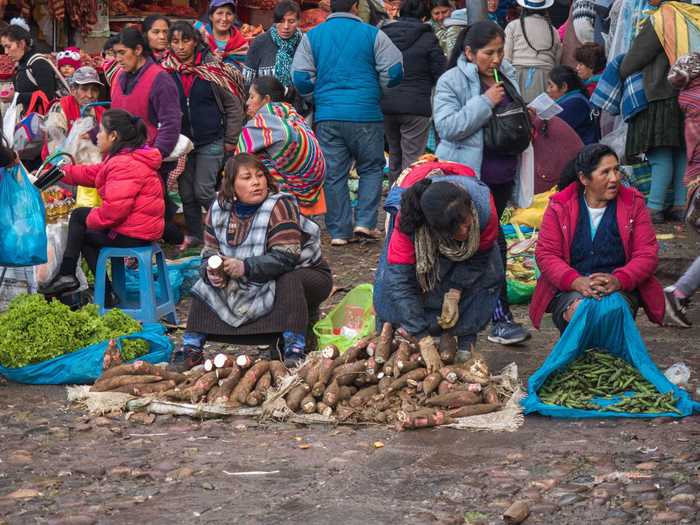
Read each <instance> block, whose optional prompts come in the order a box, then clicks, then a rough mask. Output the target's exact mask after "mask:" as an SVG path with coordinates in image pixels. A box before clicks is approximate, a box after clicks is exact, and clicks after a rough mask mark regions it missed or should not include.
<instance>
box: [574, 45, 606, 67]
mask: <svg viewBox="0 0 700 525" xmlns="http://www.w3.org/2000/svg"><path fill="white" fill-rule="evenodd" d="M574 58H575V59H576V61H577V62H581V63H582V64H583V65H584V66H586V67H588V68H590V69H592V70H593V73H600V72H601V71H603V70H604V69H605V60H606V59H605V49H603V46H601V45H600V44H596V43H595V42H586V43H585V44H583V45H580V46H579V47H577V48H576V51H574Z"/></svg>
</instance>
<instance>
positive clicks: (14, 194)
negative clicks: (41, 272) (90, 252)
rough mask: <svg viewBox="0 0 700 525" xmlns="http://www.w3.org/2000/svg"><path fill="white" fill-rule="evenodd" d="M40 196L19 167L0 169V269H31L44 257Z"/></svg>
mask: <svg viewBox="0 0 700 525" xmlns="http://www.w3.org/2000/svg"><path fill="white" fill-rule="evenodd" d="M46 244H47V241H46V215H45V211H44V201H42V200H41V192H40V191H39V190H38V189H37V188H35V187H34V185H33V184H32V183H31V182H30V181H29V177H27V172H26V170H25V169H24V167H22V166H21V165H15V166H13V167H12V168H0V266H34V265H37V264H43V263H45V262H46V260H47V256H46Z"/></svg>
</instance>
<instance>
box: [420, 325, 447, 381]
mask: <svg viewBox="0 0 700 525" xmlns="http://www.w3.org/2000/svg"><path fill="white" fill-rule="evenodd" d="M418 348H419V349H420V355H421V357H423V361H425V367H426V368H427V369H428V373H429V374H432V373H433V372H439V371H440V369H441V368H442V360H441V359H440V354H439V353H438V351H437V348H436V347H435V343H434V342H433V338H432V336H430V335H426V336H425V337H423V338H422V339H421V340H420V341H418Z"/></svg>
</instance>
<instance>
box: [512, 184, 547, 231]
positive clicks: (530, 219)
mask: <svg viewBox="0 0 700 525" xmlns="http://www.w3.org/2000/svg"><path fill="white" fill-rule="evenodd" d="M556 192H557V188H556V187H555V188H552V189H551V190H549V191H545V192H544V193H538V194H537V195H535V198H534V199H533V200H532V205H530V207H529V208H517V209H516V210H515V211H514V212H513V215H512V216H511V218H510V222H512V223H513V224H519V225H520V226H529V227H530V228H539V227H540V226H541V225H542V217H544V210H545V209H546V208H547V204H549V198H550V197H551V196H552V195H554V194H555V193H556Z"/></svg>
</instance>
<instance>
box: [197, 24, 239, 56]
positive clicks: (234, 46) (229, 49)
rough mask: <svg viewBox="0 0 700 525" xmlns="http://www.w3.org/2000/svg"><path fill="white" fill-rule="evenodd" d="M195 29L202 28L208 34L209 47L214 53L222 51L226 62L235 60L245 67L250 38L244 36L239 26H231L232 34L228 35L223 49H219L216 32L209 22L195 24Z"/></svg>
mask: <svg viewBox="0 0 700 525" xmlns="http://www.w3.org/2000/svg"><path fill="white" fill-rule="evenodd" d="M195 29H197V30H201V31H202V32H204V33H205V34H206V41H207V45H208V46H209V49H211V51H212V53H215V52H220V54H221V55H220V56H221V59H222V60H225V61H226V62H235V63H236V64H240V67H243V62H245V55H246V54H247V53H248V47H249V45H248V39H247V38H246V37H244V36H243V33H241V32H240V31H239V30H238V28H236V27H232V28H231V34H230V36H229V37H228V41H227V42H226V46H225V47H224V49H223V50H219V46H218V45H217V43H216V39H215V38H214V32H213V31H212V29H211V26H210V25H209V24H207V25H204V24H201V23H200V24H199V25H198V24H195Z"/></svg>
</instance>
